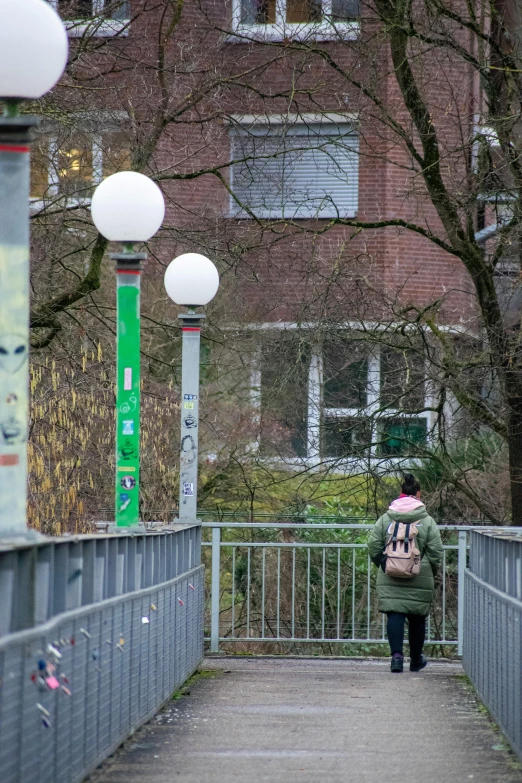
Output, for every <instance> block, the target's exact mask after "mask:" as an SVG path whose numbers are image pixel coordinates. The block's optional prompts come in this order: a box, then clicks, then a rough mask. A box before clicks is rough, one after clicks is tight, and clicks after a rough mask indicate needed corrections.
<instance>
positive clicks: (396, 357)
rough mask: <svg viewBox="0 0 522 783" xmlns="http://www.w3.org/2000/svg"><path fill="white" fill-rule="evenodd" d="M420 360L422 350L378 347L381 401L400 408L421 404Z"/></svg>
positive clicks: (421, 366)
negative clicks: (379, 348)
mask: <svg viewBox="0 0 522 783" xmlns="http://www.w3.org/2000/svg"><path fill="white" fill-rule="evenodd" d="M423 364H424V362H423V359H422V354H420V353H417V352H415V351H408V350H405V351H400V350H395V349H393V348H388V347H386V346H383V347H382V348H381V400H380V401H381V405H383V406H386V407H388V408H392V409H395V410H401V411H415V410H418V409H419V408H422V407H423V405H424V366H423Z"/></svg>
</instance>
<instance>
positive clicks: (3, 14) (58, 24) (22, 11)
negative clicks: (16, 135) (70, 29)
mask: <svg viewBox="0 0 522 783" xmlns="http://www.w3.org/2000/svg"><path fill="white" fill-rule="evenodd" d="M68 49H69V46H68V41H67V33H66V31H65V27H64V25H63V23H62V20H61V19H60V17H59V16H58V14H57V13H56V11H54V10H53V8H51V6H50V5H49V3H47V2H45V0H0V99H1V98H19V99H20V98H29V99H30V98H41V97H42V95H44V94H45V93H46V92H49V90H50V89H51V88H52V87H54V85H55V84H56V82H57V81H58V79H59V78H60V76H61V75H62V73H63V71H64V68H65V66H66V64H67V53H68Z"/></svg>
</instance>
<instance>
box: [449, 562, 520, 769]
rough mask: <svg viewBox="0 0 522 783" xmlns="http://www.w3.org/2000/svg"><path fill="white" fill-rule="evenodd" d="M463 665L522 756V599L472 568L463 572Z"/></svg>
mask: <svg viewBox="0 0 522 783" xmlns="http://www.w3.org/2000/svg"><path fill="white" fill-rule="evenodd" d="M475 554H476V553H475ZM472 560H473V562H477V561H476V560H475V559H474V558H472ZM490 566H491V567H493V566H494V563H490ZM500 570H501V569H499V571H500ZM463 664H464V668H465V671H466V673H467V674H468V676H469V677H470V679H471V680H472V682H473V684H474V685H475V688H476V689H477V691H478V693H479V695H480V697H481V699H482V700H483V701H484V703H485V704H486V705H487V707H488V708H489V710H490V711H491V713H492V714H493V716H494V718H495V720H496V721H497V723H498V725H499V726H500V728H501V729H502V731H503V733H504V734H505V735H506V737H507V738H508V739H509V741H510V742H511V744H512V745H513V748H514V749H515V750H516V752H517V753H518V755H519V756H520V758H521V759H522V715H521V711H522V693H521V688H522V675H521V672H522V601H519V600H518V599H516V598H513V597H511V596H509V595H507V594H506V593H503V592H501V591H500V590H498V589H497V588H496V587H493V586H492V585H489V584H487V583H486V582H485V581H484V580H483V579H481V578H480V577H479V576H477V575H476V574H473V573H471V571H467V572H466V577H465V617H464V655H463Z"/></svg>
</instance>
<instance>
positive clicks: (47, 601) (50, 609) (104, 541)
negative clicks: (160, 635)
mask: <svg viewBox="0 0 522 783" xmlns="http://www.w3.org/2000/svg"><path fill="white" fill-rule="evenodd" d="M200 542H201V528H200V526H199V525H193V526H181V525H178V526H176V525H174V526H172V527H171V528H165V529H163V530H162V531H158V532H156V531H155V532H152V531H150V532H143V533H141V532H140V533H134V534H132V535H102V534H100V535H81V536H67V537H63V538H42V540H41V541H38V542H36V543H33V542H31V543H18V544H15V545H13V544H9V543H2V542H1V541H0V596H1V601H0V637H1V636H3V635H4V634H7V633H11V632H13V631H20V630H22V629H24V628H32V627H33V626H35V625H38V624H40V623H44V622H46V621H47V620H49V619H50V618H51V617H54V616H55V615H57V614H60V613H61V612H65V611H69V610H71V609H77V608H79V607H81V606H88V605H89V604H92V603H96V602H98V601H103V600H105V599H106V598H113V597H116V596H119V595H123V594H124V593H130V592H132V591H134V590H141V589H143V588H146V587H152V586H153V585H157V584H160V583H161V582H166V581H168V580H170V579H173V578H174V577H176V576H177V575H178V574H182V573H183V572H184V571H188V570H189V569H191V568H193V567H194V566H196V565H198V564H199V562H200Z"/></svg>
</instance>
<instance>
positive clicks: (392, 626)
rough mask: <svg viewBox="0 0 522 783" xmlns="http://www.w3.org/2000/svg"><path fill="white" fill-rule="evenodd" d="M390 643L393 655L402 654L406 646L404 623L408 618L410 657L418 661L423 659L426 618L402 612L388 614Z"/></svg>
mask: <svg viewBox="0 0 522 783" xmlns="http://www.w3.org/2000/svg"><path fill="white" fill-rule="evenodd" d="M387 615H388V623H387V631H388V641H389V642H390V648H391V653H392V655H393V654H394V653H400V654H401V655H402V647H403V644H404V621H405V620H406V618H408V641H409V643H410V657H411V658H412V660H414V661H417V660H418V659H419V658H420V657H421V653H422V648H423V646H424V636H425V633H426V618H425V617H423V616H422V615H420V614H408V615H406V614H403V613H402V612H387Z"/></svg>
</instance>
